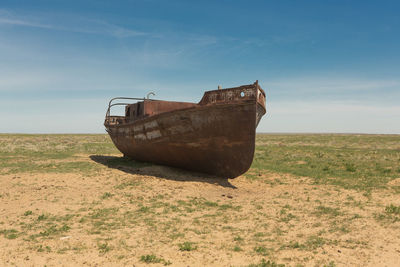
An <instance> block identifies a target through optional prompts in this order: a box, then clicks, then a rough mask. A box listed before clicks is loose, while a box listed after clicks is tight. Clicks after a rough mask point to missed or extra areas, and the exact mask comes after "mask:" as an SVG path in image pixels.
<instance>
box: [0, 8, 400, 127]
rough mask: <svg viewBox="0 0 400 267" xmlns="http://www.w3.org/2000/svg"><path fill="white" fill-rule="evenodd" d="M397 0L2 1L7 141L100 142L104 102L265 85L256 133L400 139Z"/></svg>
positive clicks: (1, 89) (1, 103)
mask: <svg viewBox="0 0 400 267" xmlns="http://www.w3.org/2000/svg"><path fill="white" fill-rule="evenodd" d="M398 14H400V2H398V1H379V2H378V1H232V0H231V1H155V0H147V1H54V0H53V1H40V0H38V1H16V0H13V1H7V0H2V1H1V2H0V118H1V121H0V122H1V123H0V132H12V133H15V132H21V133H102V132H104V127H103V126H102V123H103V119H104V113H105V109H106V105H107V102H108V100H109V99H110V98H111V97H114V96H136V97H143V96H144V95H146V93H147V92H149V91H155V92H156V94H157V95H156V98H158V99H166V100H179V101H193V102H197V101H199V100H200V98H201V96H202V94H203V92H204V91H205V90H211V89H216V88H217V85H219V84H220V85H222V86H223V87H231V86H237V85H242V84H249V83H253V82H254V81H255V80H259V82H260V84H261V86H262V87H263V88H264V89H265V90H266V92H267V97H268V98H267V106H268V114H267V115H266V116H265V117H264V118H263V120H262V121H261V123H260V125H259V128H258V132H357V133H400V104H399V103H400V16H399V15H398Z"/></svg>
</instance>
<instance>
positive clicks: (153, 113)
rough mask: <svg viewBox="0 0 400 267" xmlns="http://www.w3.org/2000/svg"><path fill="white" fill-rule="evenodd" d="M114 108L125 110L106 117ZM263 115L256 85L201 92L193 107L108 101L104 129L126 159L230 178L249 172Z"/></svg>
mask: <svg viewBox="0 0 400 267" xmlns="http://www.w3.org/2000/svg"><path fill="white" fill-rule="evenodd" d="M116 100H138V102H137V103H133V104H131V103H113V102H114V101H116ZM115 105H124V106H125V116H112V115H111V114H110V109H111V107H113V106H115ZM265 113H266V108H265V92H264V91H263V89H261V87H260V86H259V85H258V81H256V82H255V83H254V84H249V85H243V86H239V87H234V88H227V89H218V90H213V91H207V92H205V93H204V95H203V98H202V99H201V100H200V102H199V103H188V102H174V101H162V100H152V99H144V98H142V99H140V98H125V97H124V98H114V99H112V100H111V101H110V103H109V107H108V110H107V113H106V118H105V122H104V126H105V127H106V130H107V132H108V133H109V135H110V137H111V139H112V141H113V142H114V144H115V146H116V147H117V148H118V149H119V150H120V151H121V152H122V153H123V154H124V156H126V157H129V158H132V159H134V160H138V161H146V162H153V163H157V164H163V165H168V166H173V167H179V168H184V169H188V170H194V171H199V172H205V173H210V174H214V175H217V176H221V177H224V178H235V177H237V176H239V175H241V174H243V173H244V172H246V171H247V170H248V169H249V168H250V165H251V163H252V161H253V156H254V149H255V131H256V127H257V125H258V123H259V122H260V120H261V118H262V116H263V115H264V114H265Z"/></svg>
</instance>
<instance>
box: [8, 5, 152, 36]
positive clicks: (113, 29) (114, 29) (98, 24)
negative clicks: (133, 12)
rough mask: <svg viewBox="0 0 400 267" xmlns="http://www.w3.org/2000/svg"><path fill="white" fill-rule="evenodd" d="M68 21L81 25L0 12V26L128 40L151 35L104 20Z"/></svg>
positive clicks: (81, 19) (77, 19)
mask: <svg viewBox="0 0 400 267" xmlns="http://www.w3.org/2000/svg"><path fill="white" fill-rule="evenodd" d="M68 21H77V22H78V24H79V25H68V26H63V25H60V24H55V23H44V22H42V21H39V20H38V19H36V18H31V19H25V18H24V19H23V18H20V17H19V16H16V15H14V14H12V13H10V12H7V11H4V10H0V25H11V26H19V27H31V28H40V29H47V30H55V31H67V32H75V33H87V34H100V35H107V36H112V37H116V38H128V37H136V36H144V35H150V34H149V33H146V32H142V31H137V30H132V29H129V28H125V27H121V26H118V25H114V24H111V23H108V22H106V21H102V20H90V19H85V18H73V19H69V20H68Z"/></svg>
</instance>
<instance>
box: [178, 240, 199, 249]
mask: <svg viewBox="0 0 400 267" xmlns="http://www.w3.org/2000/svg"><path fill="white" fill-rule="evenodd" d="M194 244H195V243H193V242H188V241H186V242H183V243H180V244H178V246H179V250H180V251H192V250H196V249H197V246H195V245H194Z"/></svg>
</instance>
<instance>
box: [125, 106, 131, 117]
mask: <svg viewBox="0 0 400 267" xmlns="http://www.w3.org/2000/svg"><path fill="white" fill-rule="evenodd" d="M130 114H131V107H127V108H126V111H125V117H129V116H130Z"/></svg>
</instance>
